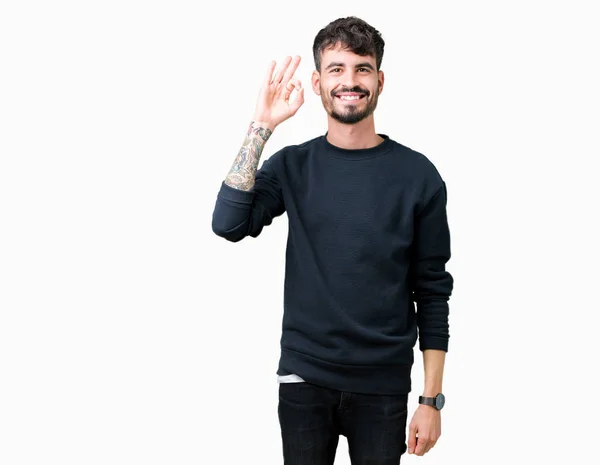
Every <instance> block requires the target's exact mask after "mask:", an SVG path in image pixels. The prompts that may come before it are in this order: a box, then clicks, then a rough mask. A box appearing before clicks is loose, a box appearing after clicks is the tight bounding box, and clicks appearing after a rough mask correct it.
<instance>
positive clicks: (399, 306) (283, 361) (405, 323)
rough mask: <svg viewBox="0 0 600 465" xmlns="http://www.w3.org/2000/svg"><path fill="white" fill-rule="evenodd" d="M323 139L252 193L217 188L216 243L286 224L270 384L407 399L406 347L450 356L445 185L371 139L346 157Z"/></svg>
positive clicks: (272, 168) (423, 164)
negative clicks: (275, 380) (279, 378)
mask: <svg viewBox="0 0 600 465" xmlns="http://www.w3.org/2000/svg"><path fill="white" fill-rule="evenodd" d="M326 136H327V134H325V135H323V136H319V137H316V138H314V139H312V140H309V141H307V142H304V143H302V144H299V145H290V146H287V147H284V148H282V149H281V150H279V151H278V152H276V153H274V154H273V155H271V156H270V157H269V158H266V159H265V160H264V161H263V164H262V166H261V168H260V169H259V170H258V171H257V173H256V183H255V185H254V187H253V189H252V190H250V191H242V190H238V189H235V188H233V187H230V186H228V185H227V184H225V183H224V182H223V183H222V184H221V187H220V190H219V192H218V195H217V200H216V205H215V209H214V212H213V218H212V229H213V232H214V233H215V234H217V235H218V236H221V237H223V238H225V239H227V240H229V241H232V242H237V241H240V240H242V239H244V238H246V237H248V236H249V237H254V238H256V237H258V236H259V234H260V233H261V231H262V230H263V228H264V227H265V226H268V225H270V224H271V223H272V222H273V221H274V219H275V218H277V217H279V216H281V215H283V213H287V217H288V221H289V223H288V225H289V227H288V240H287V250H286V265H285V281H284V290H283V291H284V298H283V324H282V335H281V357H280V360H279V367H278V370H277V374H279V375H286V374H290V373H294V374H296V375H298V376H300V377H301V378H302V379H304V380H305V381H307V382H310V383H314V384H318V385H321V386H326V387H330V388H333V389H338V390H344V391H348V392H360V393H366V394H403V393H408V392H410V391H411V376H410V375H411V368H412V365H413V362H414V353H413V348H414V347H415V346H416V343H417V340H418V341H419V348H420V350H425V349H439V350H444V351H447V350H448V339H449V331H448V328H449V325H448V314H449V311H448V301H449V298H450V294H451V291H452V287H453V277H452V276H451V274H450V273H449V272H448V271H446V263H447V262H448V260H449V259H450V233H449V227H448V221H447V215H446V184H445V181H444V180H443V179H442V177H441V175H440V173H439V172H438V170H437V169H436V168H435V166H434V165H433V163H432V162H431V161H430V160H429V159H428V158H427V157H426V156H425V155H423V154H421V153H419V152H417V151H414V150H412V149H410V148H408V147H406V146H404V145H402V144H400V143H398V142H396V141H394V140H392V139H390V138H389V137H388V136H387V135H385V134H380V136H381V137H383V138H384V141H383V142H382V143H380V144H379V145H377V146H376V147H372V148H367V149H357V150H348V149H342V148H339V147H336V146H334V145H332V144H331V143H330V142H329V141H328V140H327V138H326Z"/></svg>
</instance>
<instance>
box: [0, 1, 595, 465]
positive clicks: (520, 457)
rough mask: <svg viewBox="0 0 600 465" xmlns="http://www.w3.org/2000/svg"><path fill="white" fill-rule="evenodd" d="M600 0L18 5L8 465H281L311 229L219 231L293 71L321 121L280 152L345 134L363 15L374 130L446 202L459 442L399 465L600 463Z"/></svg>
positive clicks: (2, 337)
mask: <svg viewBox="0 0 600 465" xmlns="http://www.w3.org/2000/svg"><path fill="white" fill-rule="evenodd" d="M594 3H595V2H592V1H589V2H584V1H569V2H566V1H564V2H557V1H543V2H542V1H525V0H519V1H502V2H500V1H497V2H491V1H481V0H478V1H454V2H448V1H435V2H434V1H418V2H417V1H410V2H409V1H399V2H392V3H389V4H388V6H386V7H384V6H383V3H377V2H368V1H364V0H363V1H360V2H359V1H344V2H341V3H337V4H336V5H333V4H332V5H329V4H328V3H327V2H324V1H319V2H315V1H311V2H307V1H302V2H292V3H289V2H287V3H286V2H275V1H271V2H266V1H261V2H258V3H255V2H247V3H243V2H240V3H239V5H234V3H233V2H217V3H215V4H210V3H206V4H204V5H203V4H202V3H201V2H197V1H173V0H171V1H168V2H167V1H162V2H159V1H145V2H142V1H129V0H127V1H125V0H120V1H103V2H99V1H98V2H91V1H88V2H75V1H71V2H66V1H55V2H31V1H5V2H2V6H1V7H0V67H1V72H0V118H1V119H0V155H1V159H0V311H1V313H0V463H2V464H3V465H18V464H19V465H20V464H35V465H42V464H49V463H57V464H61V465H67V464H77V465H81V464H85V465H96V464H103V465H104V464H106V465H108V464H110V465H117V464H119V465H120V464H127V465H130V464H144V465H150V464H169V465H170V464H178V465H184V464H237V463H253V464H254V463H257V464H265V465H267V464H269V465H270V464H281V463H282V454H281V442H280V432H279V424H278V419H277V382H276V373H275V371H276V368H277V362H278V358H279V338H280V328H281V316H282V291H283V278H284V276H283V270H284V257H285V241H286V234H287V217H286V216H285V215H284V216H283V217H280V218H278V219H277V220H276V221H275V222H274V223H273V224H272V225H271V226H270V227H268V228H266V229H265V230H264V231H263V233H262V235H261V236H259V238H258V239H252V238H249V239H246V240H244V241H242V242H240V243H236V244H233V243H228V242H226V241H225V240H223V239H221V238H219V237H217V236H216V235H215V234H214V233H213V232H212V230H211V219H212V212H213V208H214V202H215V200H216V195H217V192H218V189H219V186H220V184H221V182H222V180H223V179H224V177H225V175H226V174H227V172H228V170H229V168H230V166H231V163H232V162H233V160H234V158H235V155H236V154H237V151H238V149H239V147H240V145H241V143H242V141H243V138H244V135H245V132H246V129H247V126H248V123H249V122H250V118H251V116H252V113H253V110H254V104H255V101H256V96H257V94H258V88H259V85H260V82H261V79H262V77H263V75H264V72H265V70H266V67H267V66H268V63H269V61H270V60H271V59H274V60H277V61H278V62H280V61H281V60H282V59H283V58H284V57H285V56H286V55H288V54H289V55H295V54H299V55H301V56H302V58H303V61H302V63H301V65H300V68H299V69H298V72H297V77H298V78H299V79H300V80H301V81H302V83H303V84H304V86H305V88H306V103H305V105H304V106H303V107H302V108H301V109H300V111H299V112H298V114H297V115H296V116H295V117H294V118H293V119H291V120H288V121H287V122H285V123H284V124H283V125H282V126H280V127H279V128H278V129H277V130H276V132H275V133H274V134H273V136H272V138H271V139H270V140H269V142H268V144H267V146H266V148H265V152H264V154H263V159H266V158H267V157H269V156H270V155H271V154H272V153H274V152H275V151H276V150H278V149H279V148H281V147H282V146H284V145H288V144H294V143H299V142H302V141H304V140H307V139H309V138H312V137H315V136H317V135H320V134H323V133H324V132H325V131H326V118H325V112H324V110H323V108H322V106H321V102H320V99H319V98H318V97H317V96H316V95H315V94H314V93H313V92H312V90H311V89H310V86H309V82H310V73H311V71H312V68H313V63H312V56H311V47H312V42H313V39H314V36H315V35H316V33H317V32H318V30H319V29H321V28H322V27H324V26H325V25H326V24H327V23H328V22H329V21H331V20H333V19H336V18H338V17H342V16H348V15H357V16H360V17H362V18H363V19H365V20H367V21H368V22H370V23H371V24H372V25H373V26H375V27H376V28H377V29H379V30H380V31H381V33H382V34H383V37H384V39H385V41H386V48H385V54H384V58H383V66H382V69H383V71H384V72H385V77H386V81H385V88H384V91H383V93H382V95H381V97H380V100H379V106H378V108H377V110H376V113H375V121H376V129H377V131H378V132H380V133H385V134H388V135H389V136H390V137H392V138H393V139H395V140H397V141H399V142H401V143H403V144H405V145H408V146H409V147H412V148H414V149H415V150H418V151H420V152H422V153H424V154H425V155H427V156H428V157H429V158H430V159H431V160H432V161H433V162H434V164H435V165H436V166H437V168H438V169H439V171H440V172H441V174H442V176H443V177H444V178H445V180H446V182H447V186H448V196H449V197H448V214H449V221H450V227H451V234H452V246H453V258H452V260H451V262H450V263H449V266H448V269H449V271H451V272H452V274H453V275H454V278H455V291H454V294H453V297H452V299H451V302H450V304H451V320H450V325H451V340H450V351H449V353H448V357H447V363H446V368H445V376H444V392H445V393H446V395H447V399H448V400H447V406H446V408H445V410H444V411H443V414H442V437H441V438H440V441H439V442H438V444H437V445H436V447H435V448H434V449H433V450H432V451H431V452H430V453H429V454H427V455H426V456H425V457H422V458H419V457H415V456H408V455H405V456H403V459H402V463H406V464H411V463H414V464H417V463H423V464H448V463H461V464H490V465H491V464H506V463H516V464H521V463H522V464H529V463H552V464H554V463H557V464H558V463H560V464H563V463H564V464H567V463H569V464H570V463H577V464H591V463H597V462H596V460H597V452H595V451H596V450H597V449H596V445H597V433H598V425H597V421H598V413H599V412H598V407H597V401H595V400H594V398H596V397H597V383H596V382H593V381H592V379H593V377H594V376H595V371H597V369H598V361H597V358H598V357H597V356H598V349H597V345H596V344H595V343H594V341H595V340H597V338H598V313H599V310H600V305H599V303H598V298H597V289H598V278H599V273H598V265H597V264H598V258H599V257H598V237H599V236H600V234H599V231H598V228H597V226H595V225H594V222H595V220H596V219H597V217H598V211H599V207H598V205H597V202H598V194H597V191H596V189H597V185H598V182H597V168H593V166H597V165H594V164H595V163H596V162H597V161H598V160H597V159H598V157H599V156H600V150H599V147H600V144H599V142H598V132H599V131H598V129H599V128H600V125H599V122H600V121H599V120H600V118H599V105H600V99H599V91H598V83H599V82H600V73H599V72H598V56H599V53H598V43H600V37H599V34H598V27H597V15H594V14H593V11H592V5H593V4H594ZM416 362H417V363H416V365H415V368H414V371H413V377H414V378H413V379H414V389H413V393H412V394H411V398H410V402H411V406H410V411H409V415H412V411H413V410H414V408H415V406H416V400H417V399H416V397H417V396H418V395H419V394H420V390H421V388H422V364H421V356H420V354H419V353H418V352H416ZM409 419H410V417H409ZM343 464H349V459H348V455H347V442H346V441H345V438H343V437H342V438H341V440H340V446H339V448H338V454H337V458H336V465H343Z"/></svg>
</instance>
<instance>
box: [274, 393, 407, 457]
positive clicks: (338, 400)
mask: <svg viewBox="0 0 600 465" xmlns="http://www.w3.org/2000/svg"><path fill="white" fill-rule="evenodd" d="M407 403H408V394H402V395H369V394H357V393H350V392H344V391H337V390H334V389H329V388H325V387H321V386H315V385H314V384H310V383H280V385H279V405H278V415H279V423H280V425H281V437H282V441H283V459H284V465H333V463H334V459H335V453H336V450H337V446H338V440H339V435H340V434H342V435H344V436H345V437H346V439H347V440H348V452H349V454H350V461H351V463H352V465H398V464H399V463H400V456H401V455H402V454H404V452H406V449H407V445H406V419H407Z"/></svg>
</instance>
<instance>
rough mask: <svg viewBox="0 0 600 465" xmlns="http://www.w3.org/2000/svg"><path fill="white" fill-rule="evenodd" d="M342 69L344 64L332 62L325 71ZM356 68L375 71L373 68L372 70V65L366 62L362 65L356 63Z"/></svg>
mask: <svg viewBox="0 0 600 465" xmlns="http://www.w3.org/2000/svg"><path fill="white" fill-rule="evenodd" d="M338 67H340V68H343V67H344V63H341V62H339V61H334V62H333V63H330V64H329V66H327V67H326V68H325V69H330V68H338ZM356 67H357V68H369V69H370V70H375V68H373V65H371V63H368V62H364V63H358V64H357V65H356Z"/></svg>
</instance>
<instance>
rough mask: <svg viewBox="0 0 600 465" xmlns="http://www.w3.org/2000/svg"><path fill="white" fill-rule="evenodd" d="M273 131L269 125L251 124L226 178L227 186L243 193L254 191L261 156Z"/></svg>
mask: <svg viewBox="0 0 600 465" xmlns="http://www.w3.org/2000/svg"><path fill="white" fill-rule="evenodd" d="M273 129H274V128H273V127H271V126H270V125H269V123H263V122H260V121H252V122H251V123H250V127H249V128H248V133H247V134H246V138H245V139H244V143H243V144H242V147H241V148H240V151H239V152H238V154H237V157H236V158H235V161H234V162H233V166H232V167H231V170H229V173H228V174H227V177H226V178H225V184H227V185H228V186H231V187H233V188H235V189H241V190H243V191H249V190H250V189H252V187H253V186H254V182H255V180H256V170H257V169H258V162H259V161H260V156H261V154H262V151H263V148H264V146H265V143H266V142H267V140H269V137H271V134H273Z"/></svg>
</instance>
